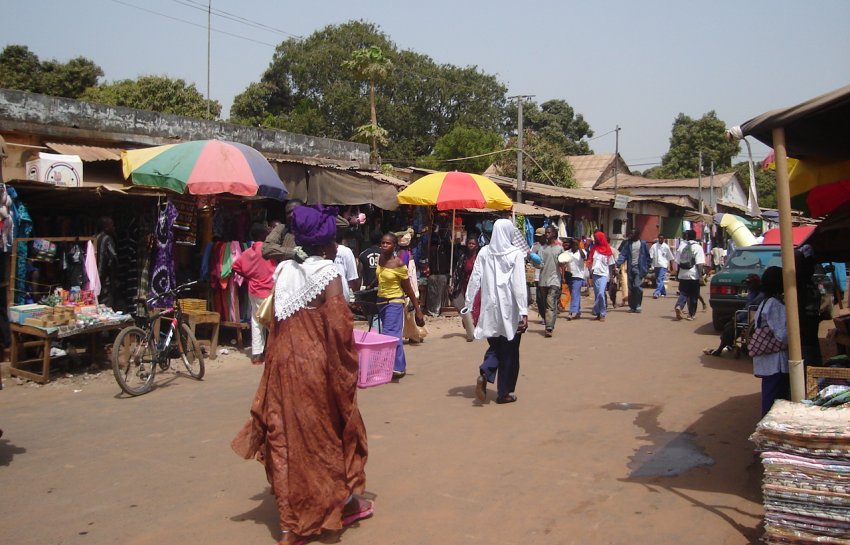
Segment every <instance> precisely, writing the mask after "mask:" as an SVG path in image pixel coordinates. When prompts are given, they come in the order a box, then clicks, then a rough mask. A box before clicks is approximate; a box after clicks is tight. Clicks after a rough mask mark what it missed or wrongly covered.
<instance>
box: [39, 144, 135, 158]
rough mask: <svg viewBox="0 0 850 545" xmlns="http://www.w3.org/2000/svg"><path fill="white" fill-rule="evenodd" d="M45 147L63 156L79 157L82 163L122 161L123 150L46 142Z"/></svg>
mask: <svg viewBox="0 0 850 545" xmlns="http://www.w3.org/2000/svg"><path fill="white" fill-rule="evenodd" d="M44 145H45V146H47V147H48V148H50V149H52V150H53V151H55V152H57V153H61V154H62V155H78V156H79V157H80V159H81V160H82V161H86V162H91V161H120V160H121V148H103V147H99V146H81V145H77V144H61V143H58V142H45V143H44Z"/></svg>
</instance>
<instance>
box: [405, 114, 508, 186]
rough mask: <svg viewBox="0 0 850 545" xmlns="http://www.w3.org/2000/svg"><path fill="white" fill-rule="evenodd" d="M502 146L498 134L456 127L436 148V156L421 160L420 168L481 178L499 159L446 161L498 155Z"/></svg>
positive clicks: (490, 157) (484, 130) (484, 158)
mask: <svg viewBox="0 0 850 545" xmlns="http://www.w3.org/2000/svg"><path fill="white" fill-rule="evenodd" d="M501 146H502V137H501V136H500V135H499V133H497V132H496V131H491V130H486V129H478V128H474V127H464V126H457V127H455V128H453V129H452V130H451V131H449V132H448V133H446V134H445V135H443V136H441V137H440V138H439V139H438V140H437V143H436V144H435V145H434V153H432V154H431V155H428V156H426V157H423V158H422V159H420V161H419V162H418V164H419V166H422V167H425V168H431V169H434V170H461V171H463V172H473V173H475V174H480V173H482V172H484V171H485V170H487V167H488V166H490V164H491V163H493V161H494V160H495V159H496V157H497V156H493V155H487V156H484V157H477V158H475V159H466V160H464V161H451V162H446V159H459V158H461V157H472V156H475V155H482V154H485V153H490V152H493V151H496V150H498V149H500V148H501Z"/></svg>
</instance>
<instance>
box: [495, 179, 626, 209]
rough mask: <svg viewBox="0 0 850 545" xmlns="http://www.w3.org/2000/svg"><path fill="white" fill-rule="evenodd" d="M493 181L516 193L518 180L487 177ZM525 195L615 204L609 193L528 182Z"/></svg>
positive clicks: (612, 196)
mask: <svg viewBox="0 0 850 545" xmlns="http://www.w3.org/2000/svg"><path fill="white" fill-rule="evenodd" d="M487 177H488V178H490V179H491V180H493V181H494V182H495V183H496V185H498V186H499V187H501V188H502V189H509V190H511V191H516V179H515V178H506V177H504V176H487ZM523 192H524V193H526V194H529V195H535V194H536V195H540V196H541V197H549V198H556V199H557V198H561V199H569V200H574V201H586V202H597V203H607V204H610V203H612V202H614V195H613V194H612V193H608V192H607V191H597V190H594V189H578V188H566V187H558V186H554V185H545V184H538V183H535V182H526V183H525V189H524V190H523Z"/></svg>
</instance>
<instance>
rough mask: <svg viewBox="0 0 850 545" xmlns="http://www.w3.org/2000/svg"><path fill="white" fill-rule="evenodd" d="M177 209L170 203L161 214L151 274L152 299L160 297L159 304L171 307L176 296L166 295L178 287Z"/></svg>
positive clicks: (155, 234) (156, 233)
mask: <svg viewBox="0 0 850 545" xmlns="http://www.w3.org/2000/svg"><path fill="white" fill-rule="evenodd" d="M175 219H177V208H176V207H175V206H174V205H173V204H172V203H171V201H169V202H168V203H167V204H166V205H165V208H164V209H163V210H161V211H160V213H159V218H158V219H157V222H156V229H155V230H154V236H155V237H156V257H155V258H154V267H153V273H152V274H151V286H150V288H151V297H155V296H156V297H160V296H162V297H160V299H159V304H161V305H169V306H170V305H171V304H172V303H173V302H174V296H172V295H165V294H166V293H167V292H168V291H169V290H171V289H173V288H174V287H175V286H176V285H177V279H176V277H175V271H174V254H173V250H174V220H175Z"/></svg>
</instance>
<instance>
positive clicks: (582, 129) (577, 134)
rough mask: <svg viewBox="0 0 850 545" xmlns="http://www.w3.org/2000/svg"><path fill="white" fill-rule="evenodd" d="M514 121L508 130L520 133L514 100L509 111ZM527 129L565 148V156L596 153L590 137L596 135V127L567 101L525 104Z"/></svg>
mask: <svg viewBox="0 0 850 545" xmlns="http://www.w3.org/2000/svg"><path fill="white" fill-rule="evenodd" d="M507 113H508V116H509V119H510V122H509V125H508V130H509V131H510V132H512V133H516V123H517V105H516V103H515V102H513V103H511V105H510V106H509V107H508V110H507ZM522 113H523V116H522V117H523V128H527V129H530V130H531V131H533V132H534V133H536V134H537V135H539V136H540V137H541V138H543V139H544V140H546V141H548V142H550V143H552V144H554V145H556V146H558V147H560V148H561V149H563V152H564V154H565V155H589V154H591V153H593V150H591V149H590V145H589V144H588V143H587V140H585V139H586V138H590V137H592V136H593V130H591V128H590V125H588V123H587V121H585V120H584V116H582V115H581V114H578V115H577V114H576V113H575V110H574V109H573V107H572V106H570V105H569V104H568V103H567V101H566V100H561V99H554V100H547V101H546V102H544V103H543V104H541V105H539V106H538V105H537V103H535V102H528V103H526V104H524V105H523V109H522Z"/></svg>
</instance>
